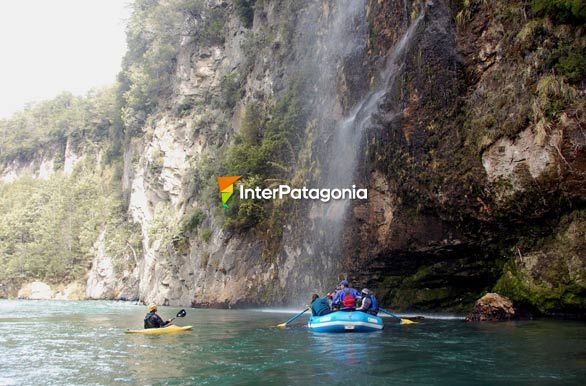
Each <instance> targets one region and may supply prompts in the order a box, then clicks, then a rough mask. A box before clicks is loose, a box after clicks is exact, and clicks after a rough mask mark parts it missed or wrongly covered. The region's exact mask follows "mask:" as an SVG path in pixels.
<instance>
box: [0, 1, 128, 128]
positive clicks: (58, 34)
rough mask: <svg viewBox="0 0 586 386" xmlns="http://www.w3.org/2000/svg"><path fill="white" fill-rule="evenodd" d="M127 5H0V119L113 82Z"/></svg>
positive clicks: (121, 49)
mask: <svg viewBox="0 0 586 386" xmlns="http://www.w3.org/2000/svg"><path fill="white" fill-rule="evenodd" d="M128 3H129V0H0V118H5V117H8V116H10V114H12V113H14V112H15V111H18V110H21V109H22V108H23V107H24V105H25V104H26V103H27V102H31V101H40V100H45V99H50V98H52V97H54V96H56V95H58V94H59V93H61V92H63V91H71V92H72V93H74V94H76V95H80V94H85V93H86V92H87V91H88V90H89V89H91V88H93V87H97V86H103V85H108V84H111V83H113V82H114V80H115V79H116V74H117V73H118V72H119V71H120V63H121V60H122V56H123V55H124V52H125V50H126V42H125V40H126V37H125V33H124V31H125V23H126V20H127V19H128V16H129V13H130V8H129V6H128Z"/></svg>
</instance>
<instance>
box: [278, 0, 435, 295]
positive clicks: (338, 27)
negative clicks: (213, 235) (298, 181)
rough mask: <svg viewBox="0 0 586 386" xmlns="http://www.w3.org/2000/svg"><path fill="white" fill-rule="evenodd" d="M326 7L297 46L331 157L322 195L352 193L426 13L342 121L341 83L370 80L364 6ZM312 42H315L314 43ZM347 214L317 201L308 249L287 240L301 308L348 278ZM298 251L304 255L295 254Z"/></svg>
mask: <svg viewBox="0 0 586 386" xmlns="http://www.w3.org/2000/svg"><path fill="white" fill-rule="evenodd" d="M324 4H327V5H328V7H329V8H328V11H327V13H326V14H325V15H323V16H322V17H321V18H319V20H316V19H313V20H315V21H316V22H318V23H320V26H319V27H317V26H315V25H309V26H308V28H310V30H309V31H308V33H306V34H302V36H304V37H305V38H306V39H308V40H305V41H302V42H298V44H297V46H298V47H302V49H303V50H304V52H308V51H309V50H311V53H310V54H308V55H306V56H305V60H304V61H303V67H304V69H305V73H306V74H307V76H308V77H310V78H311V79H312V81H313V88H312V90H311V93H310V94H311V98H312V100H311V103H313V115H314V117H315V119H316V122H317V126H318V127H317V133H318V135H319V136H321V138H322V139H324V140H325V141H326V143H327V146H326V147H327V153H326V154H323V157H322V159H323V168H322V170H323V174H322V175H321V176H320V177H319V181H318V183H319V186H320V187H321V188H338V189H344V188H351V187H352V185H353V181H354V178H355V173H356V169H357V166H358V162H359V160H360V157H361V154H362V150H363V138H364V134H365V132H366V130H367V129H368V128H369V127H371V126H373V125H374V123H373V116H374V115H376V113H377V112H379V110H380V109H379V106H380V104H381V103H382V102H383V101H384V100H385V96H386V95H387V92H388V90H390V89H392V88H393V85H394V83H395V82H396V80H397V79H398V77H399V75H400V74H401V72H402V68H403V63H404V62H405V56H406V52H407V51H408V50H409V47H410V46H411V43H412V42H413V40H414V39H415V37H416V36H417V29H418V26H419V25H421V22H422V20H423V18H424V12H422V13H421V15H420V16H419V17H418V18H417V19H415V20H413V22H412V23H411V25H410V26H409V27H408V28H407V30H406V31H405V33H404V34H403V36H402V37H401V38H400V39H399V40H398V42H397V43H396V44H395V46H394V47H393V48H392V49H391V50H389V52H388V54H387V55H386V57H385V58H384V61H383V63H382V65H381V68H380V70H379V71H378V74H376V75H375V77H376V78H375V79H374V81H372V85H373V86H372V88H371V90H370V91H369V92H367V93H366V94H365V95H364V96H363V97H362V98H361V99H360V100H358V101H356V102H354V103H352V104H351V105H350V106H353V107H351V108H350V109H349V110H348V112H347V113H345V114H343V113H342V110H344V109H343V108H342V107H341V102H340V97H342V98H343V97H344V95H343V93H344V92H345V91H344V88H343V87H342V88H340V82H343V81H344V80H342V78H344V79H348V78H345V77H346V76H349V77H350V78H352V77H353V76H356V75H357V74H359V76H356V77H355V78H354V79H362V80H364V81H366V79H365V76H361V75H365V74H363V73H362V74H361V72H363V71H364V64H363V58H364V57H365V55H366V47H367V44H366V43H367V41H368V22H367V20H366V5H365V0H336V1H331V2H324ZM318 11H321V8H320V9H319V10H318ZM314 33H315V35H314ZM308 36H316V38H315V40H313V41H311V40H309V38H308ZM341 74H342V75H343V76H340V75H341ZM347 91H348V92H352V90H349V89H348V90H347ZM346 105H348V103H346ZM348 208H349V200H331V201H329V202H328V203H323V202H321V201H315V202H314V203H312V204H310V207H309V219H310V220H311V223H310V224H311V225H310V226H308V225H309V223H304V224H302V225H301V226H302V227H303V228H302V231H301V234H302V240H301V242H302V244H301V245H299V243H298V241H299V240H298V239H296V238H294V236H293V238H292V239H287V238H285V240H284V245H285V246H286V247H285V254H286V256H290V257H292V258H291V259H288V260H287V261H286V262H284V263H283V265H282V268H281V272H280V274H281V275H280V279H281V283H282V285H284V286H285V285H286V286H288V287H289V288H290V289H291V290H293V291H294V292H295V293H296V294H297V296H299V300H300V301H301V300H302V299H304V298H305V297H307V290H308V286H313V288H315V290H320V289H322V290H323V289H327V288H330V286H331V285H332V281H333V280H335V278H336V277H338V275H339V274H340V273H342V272H340V271H341V267H340V256H341V251H342V247H343V245H342V244H343V243H342V236H343V229H344V222H345V218H346V213H347V211H348ZM296 246H301V247H302V248H303V249H301V248H299V249H296ZM295 249H296V250H297V251H295ZM295 256H297V257H295ZM316 268H317V269H316ZM291 274H293V276H290V275H291ZM291 280H293V281H294V283H295V284H293V283H292V282H291ZM285 283H287V284H285Z"/></svg>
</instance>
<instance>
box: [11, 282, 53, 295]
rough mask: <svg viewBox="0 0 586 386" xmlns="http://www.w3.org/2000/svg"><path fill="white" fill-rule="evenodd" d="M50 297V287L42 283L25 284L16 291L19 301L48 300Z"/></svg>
mask: <svg viewBox="0 0 586 386" xmlns="http://www.w3.org/2000/svg"><path fill="white" fill-rule="evenodd" d="M52 297H53V291H51V287H50V286H49V285H48V284H46V283H43V282H42V281H34V282H32V283H28V284H25V285H24V286H22V288H21V289H20V291H18V298H19V299H34V300H48V299H51V298H52Z"/></svg>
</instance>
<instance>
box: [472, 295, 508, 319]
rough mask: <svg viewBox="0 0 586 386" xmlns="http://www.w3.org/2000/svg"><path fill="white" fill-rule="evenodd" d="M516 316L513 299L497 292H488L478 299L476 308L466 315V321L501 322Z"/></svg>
mask: <svg viewBox="0 0 586 386" xmlns="http://www.w3.org/2000/svg"><path fill="white" fill-rule="evenodd" d="M516 317H517V316H516V313H515V308H514V307H513V302H512V301H511V299H509V298H507V297H504V296H501V295H499V294H497V293H487V294H486V295H484V296H483V297H481V298H480V299H478V300H477V301H476V304H475V305H474V309H473V310H472V311H471V312H470V313H469V314H468V315H467V316H466V321H467V322H499V321H505V320H513V319H515V318H516Z"/></svg>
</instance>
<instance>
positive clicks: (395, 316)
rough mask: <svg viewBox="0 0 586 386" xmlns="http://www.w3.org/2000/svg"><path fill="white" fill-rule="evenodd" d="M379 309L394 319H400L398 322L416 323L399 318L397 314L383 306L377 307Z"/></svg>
mask: <svg viewBox="0 0 586 386" xmlns="http://www.w3.org/2000/svg"><path fill="white" fill-rule="evenodd" d="M379 311H381V312H382V313H385V314H387V315H390V316H392V317H393V318H395V319H398V320H400V321H401V323H400V324H416V323H417V322H414V321H412V320H409V319H403V318H400V317H398V316H397V315H395V314H393V313H392V312H390V311H387V310H385V309H384V308H379Z"/></svg>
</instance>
